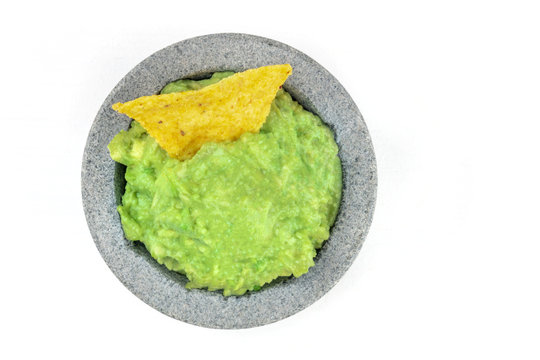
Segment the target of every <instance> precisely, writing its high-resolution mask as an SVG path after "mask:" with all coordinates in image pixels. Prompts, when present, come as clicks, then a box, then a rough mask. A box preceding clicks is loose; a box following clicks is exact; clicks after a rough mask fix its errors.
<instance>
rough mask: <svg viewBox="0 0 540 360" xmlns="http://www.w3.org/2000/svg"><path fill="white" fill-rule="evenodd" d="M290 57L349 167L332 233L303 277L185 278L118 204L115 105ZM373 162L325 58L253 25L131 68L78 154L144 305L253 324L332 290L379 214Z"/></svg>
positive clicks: (97, 211) (291, 83) (109, 239)
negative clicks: (161, 259) (240, 282)
mask: <svg viewBox="0 0 540 360" xmlns="http://www.w3.org/2000/svg"><path fill="white" fill-rule="evenodd" d="M283 63H289V64H291V65H292V67H293V74H292V75H291V76H290V77H289V78H288V79H287V81H286V83H285V84H284V88H285V90H287V91H288V92H289V93H290V94H291V95H292V96H293V97H294V98H295V100H297V101H298V102H299V103H300V104H301V105H303V106H304V108H306V109H308V110H310V111H311V112H313V113H315V114H317V115H319V116H320V117H321V119H322V120H323V121H324V122H325V123H326V124H327V125H329V126H330V127H331V128H332V130H333V131H334V134H335V138H336V142H337V144H338V146H339V156H340V158H341V162H342V167H343V196H342V202H341V204H340V210H339V213H338V216H337V219H336V222H335V224H334V226H333V227H332V229H331V234H330V238H329V239H328V240H327V241H326V243H325V244H324V246H323V247H322V248H321V249H320V250H319V252H318V254H317V257H316V259H315V266H313V267H312V268H310V270H309V271H308V273H307V274H304V275H302V276H301V277H299V278H294V277H291V278H287V279H280V280H279V281H274V282H272V283H271V284H269V285H267V286H264V287H263V288H262V289H261V290H260V291H257V292H252V293H248V294H246V295H243V296H230V297H225V296H223V295H222V293H221V292H219V291H215V292H210V291H207V290H203V289H194V290H188V289H186V288H185V284H186V282H187V278H186V277H185V276H184V275H181V274H178V273H175V272H172V271H169V270H168V269H167V268H166V267H165V266H162V265H159V264H158V263H157V262H156V261H155V260H154V259H153V258H152V257H151V256H150V254H149V253H148V252H147V251H146V249H145V248H144V245H142V244H141V243H140V242H131V241H129V240H126V239H125V237H124V232H123V230H122V226H121V223H120V217H119V215H118V213H117V211H116V207H117V205H118V204H119V203H120V199H121V195H122V193H123V191H124V184H125V182H124V179H123V175H124V171H125V169H124V168H123V166H120V165H118V164H116V163H115V162H114V161H113V160H111V158H110V156H109V153H108V150H107V145H108V144H109V142H110V141H111V139H112V138H113V137H114V136H115V135H116V134H117V133H118V132H119V131H120V130H127V129H128V127H129V124H130V122H131V120H130V119H129V118H128V117H126V116H124V115H120V114H118V113H116V112H115V111H113V110H112V108H111V105H112V104H113V103H116V102H125V101H128V100H132V99H135V98H137V97H140V96H143V95H151V94H156V93H158V92H159V91H160V90H161V89H162V88H163V87H164V86H165V85H166V84H167V83H169V82H171V81H174V80H177V79H181V78H201V77H204V76H205V75H209V74H211V73H213V72H216V71H225V70H232V71H243V70H246V69H249V68H256V67H259V66H264V65H271V64H283ZM376 187H377V174H376V163H375V155H374V152H373V147H372V144H371V139H370V137H369V133H368V130H367V127H366V125H365V123H364V121H363V119H362V116H361V114H360V112H359V111H358V108H357V107H356V105H355V103H354V102H353V100H352V99H351V97H350V96H349V94H348V93H347V92H346V91H345V89H344V88H343V86H342V85H341V84H340V83H339V82H338V81H337V80H336V79H335V78H334V77H333V76H332V75H331V74H330V73H329V72H328V71H327V70H325V69H324V68H323V67H322V66H321V65H319V64H318V63H316V62H315V61H314V60H312V59H311V58H310V57H308V56H307V55H305V54H303V53H301V52H299V51H298V50H296V49H293V48H292V47H290V46H288V45H285V44H283V43H280V42H277V41H274V40H270V39H266V38H262V37H258V36H253V35H247V34H213V35H206V36H201V37H196V38H192V39H188V40H184V41H181V42H178V43H176V44H173V45H171V46H169V47H166V48H165V49H162V50H160V51H158V52H156V53H154V54H153V55H151V56H150V57H148V58H147V59H145V60H144V61H142V62H141V63H140V64H139V65H137V66H136V67H135V68H134V69H133V70H131V71H130V72H129V73H128V74H127V75H126V76H125V77H124V78H123V79H122V80H121V81H120V82H119V83H118V85H116V87H115V88H114V89H113V90H112V92H111V93H110V94H109V96H108V97H107V98H106V100H105V102H104V103H103V105H102V106H101V109H100V110H99V112H98V114H97V116H96V119H95V121H94V123H93V125H92V128H91V130H90V134H89V136H88V140H87V144H86V148H85V150H84V157H83V162H82V199H83V206H84V211H85V214H86V219H87V222H88V226H89V228H90V232H91V234H92V237H93V238H94V241H95V243H96V246H97V248H98V250H99V252H100V253H101V255H102V257H103V259H104V260H105V262H106V263H107V265H108V266H109V267H110V269H111V270H112V271H113V273H114V274H115V275H116V276H117V277H118V279H120V281H121V282H122V283H123V284H124V285H125V286H126V287H127V288H128V289H129V290H130V291H131V292H132V293H133V294H135V295H136V296H137V297H139V298H140V299H141V300H143V301H144V302H145V303H147V304H148V305H150V306H152V307H153V308H155V309H157V310H159V311H161V312H162V313H164V314H166V315H168V316H171V317H173V318H175V319H178V320H181V321H185V322H187V323H191V324H195V325H199V326H204V327H209V328H228V329H231V328H233V329H234V328H249V327H255V326H260V325H265V324H269V323H272V322H275V321H278V320H281V319H284V318H286V317H288V316H290V315H292V314H295V313H297V312H298V311H301V310H303V309H304V308H306V307H307V306H309V305H311V304H312V303H313V302H315V301H316V300H318V299H319V298H320V297H321V296H323V295H324V294H325V293H326V292H328V291H329V290H330V289H331V288H332V287H333V286H334V285H335V284H336V282H337V281H338V280H339V279H340V278H341V277H342V276H343V274H344V273H345V271H346V270H347V269H348V268H349V266H350V265H351V263H352V262H353V260H354V259H355V257H356V256H357V254H358V252H359V251H360V248H361V246H362V243H363V241H364V239H365V237H366V235H367V232H368V229H369V225H370V223H371V219H372V216H373V210H374V206H375V197H376Z"/></svg>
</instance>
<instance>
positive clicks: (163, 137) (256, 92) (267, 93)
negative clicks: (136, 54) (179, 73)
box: [113, 64, 292, 160]
mask: <svg viewBox="0 0 540 360" xmlns="http://www.w3.org/2000/svg"><path fill="white" fill-rule="evenodd" d="M291 72H292V68H291V66H290V65H288V64H285V65H271V66H263V67H260V68H257V69H251V70H247V71H244V72H241V73H237V74H234V75H232V76H230V77H228V78H225V79H223V80H221V81H220V82H218V83H216V84H213V85H209V86H207V87H205V88H202V89H200V90H193V91H185V92H179V93H172V94H163V95H152V96H143V97H140V98H137V99H135V100H132V101H129V102H126V103H124V104H122V103H117V104H114V105H113V109H114V110H116V111H118V112H120V113H122V114H126V115H128V116H129V117H131V118H133V119H135V120H136V121H138V122H139V123H140V124H141V125H142V126H143V127H144V128H145V129H146V131H147V132H148V133H149V134H150V136H152V137H153V138H154V139H156V141H157V142H158V144H159V145H160V146H161V147H162V148H163V149H165V150H166V151H167V153H168V154H169V156H171V157H174V158H177V159H179V160H185V159H189V158H191V157H192V156H193V155H195V154H196V153H197V151H198V150H199V149H200V148H201V146H202V145H203V144H204V143H206V142H221V141H227V140H235V139H238V138H239V137H240V135H242V134H243V133H245V132H253V133H255V132H257V131H259V129H260V128H261V126H262V124H263V123H264V121H265V120H266V117H267V116H268V113H269V112H270V105H271V104H272V101H273V100H274V98H275V96H276V92H277V91H278V89H279V87H280V86H281V85H282V84H283V83H284V82H285V80H286V79H287V77H288V76H289V75H290V74H291Z"/></svg>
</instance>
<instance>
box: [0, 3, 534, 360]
mask: <svg viewBox="0 0 540 360" xmlns="http://www.w3.org/2000/svg"><path fill="white" fill-rule="evenodd" d="M257 3H258V2H255V1H245V2H234V1H227V2H225V1H223V2H217V1H216V2H214V3H207V4H205V3H204V2H202V1H192V2H190V3H189V4H187V3H185V4H182V2H180V1H171V2H168V3H166V4H162V5H160V6H159V8H157V7H156V8H155V9H152V8H149V6H150V5H157V4H158V2H152V1H147V2H139V1H129V2H127V1H126V2H124V3H122V4H117V5H116V4H111V3H108V2H101V1H94V2H84V3H82V4H81V5H79V4H78V3H77V2H67V1H66V2H64V3H56V2H51V1H43V2H37V1H34V2H30V3H26V4H22V3H21V2H14V1H11V2H8V3H6V4H4V5H3V7H2V12H1V13H0V20H1V21H0V30H1V31H0V34H1V35H0V36H1V40H2V41H1V45H2V56H1V57H0V65H1V66H0V71H1V73H0V75H1V77H0V79H1V87H0V91H1V94H0V95H1V97H0V98H1V103H2V113H1V121H2V122H1V124H2V130H3V134H4V135H3V137H2V141H1V142H0V147H1V149H0V150H1V154H2V172H1V174H2V175H1V178H2V180H3V181H2V186H3V187H2V189H3V191H2V192H3V194H2V198H1V199H2V210H1V212H2V216H1V219H2V230H3V232H2V248H1V249H2V258H1V260H0V274H1V277H2V278H1V279H2V282H1V283H2V286H1V292H2V295H1V296H0V303H1V306H0V332H1V334H0V335H1V336H0V339H1V340H0V343H1V345H0V358H2V359H17V358H28V359H38V358H54V359H64V358H65V359H74V358H77V359H79V358H89V359H101V358H112V357H113V356H116V357H117V358H129V359H138V358H194V357H195V356H197V358H205V357H208V358H209V357H210V356H211V355H213V358H220V359H232V358H235V359H236V358H243V357H248V356H249V357H250V358H251V359H286V358H292V357H293V356H295V357H298V356H301V358H302V359H308V358H310V359H319V358H321V359H322V358H332V359H339V358H352V356H353V355H352V354H354V355H355V357H356V358H359V359H415V360H419V359H491V360H492V359H538V358H539V357H540V345H539V342H538V340H539V339H540V309H539V304H540V287H539V278H538V277H539V275H540V262H539V261H538V257H539V254H540V232H539V229H538V218H539V215H540V212H539V205H538V204H539V201H540V193H539V190H538V187H539V184H540V172H539V165H538V163H539V162H538V154H540V149H539V145H538V140H537V138H538V131H539V129H540V127H539V121H540V106H539V105H540V104H539V99H540V85H539V84H540V47H539V46H538V45H539V34H540V22H539V21H538V19H539V15H540V12H539V9H538V7H537V6H538V4H537V2H536V1H528V2H526V1H448V2H443V1H372V2H359V4H358V5H357V7H356V8H353V7H352V6H351V5H347V4H350V3H352V2H343V3H339V2H338V1H330V2H324V3H323V4H324V5H316V4H315V2H309V3H308V4H309V5H308V6H305V5H301V4H300V2H294V3H293V2H292V1H286V2H278V1H273V2H266V5H265V6H264V7H263V6H259V5H256V4H257ZM215 32H245V33H252V34H256V35H262V36H266V37H270V38H273V39H276V40H279V41H282V42H285V43H287V44H289V45H292V46H293V47H296V48H298V49H299V50H301V51H303V52H305V53H307V54H308V55H310V56H312V57H313V58H314V59H316V60H317V61H318V62H320V63H321V64H322V65H323V66H325V67H326V68H327V69H328V70H329V71H330V72H332V73H333V74H334V75H335V76H336V77H337V78H338V79H339V80H340V81H341V82H342V83H343V84H344V86H345V87H346V89H347V90H348V91H349V93H350V94H351V96H352V97H353V98H354V99H355V101H356V102H357V104H358V106H359V108H360V110H361V111H362V113H363V115H364V117H365V119H366V122H367V124H368V127H369V129H370V132H371V135H372V137H373V142H374V145H375V151H376V155H377V160H378V166H379V192H378V203H377V208H376V211H375V218H374V222H373V225H372V227H371V232H370V234H369V236H368V239H367V242H366V243H365V246H364V248H363V249H362V251H361V253H360V255H359V257H358V258H357V260H356V261H355V263H354V265H353V266H352V267H351V269H350V270H349V272H348V273H347V274H346V275H345V276H344V278H343V279H342V280H341V281H340V282H339V283H338V285H337V286H336V287H335V288H334V289H333V290H332V291H331V292H330V293H328V294H327V295H326V296H325V297H324V298H323V299H321V300H320V301H318V302H317V303H316V304H314V305H313V306H311V307H309V308H308V309H306V310H305V311H302V312H301V313H299V314H297V315H295V316H293V317H291V318H289V319H286V320H284V321H280V322H278V323H275V324H273V325H269V326H265V327H261V328H256V329H250V330H242V331H220V330H208V329H204V328H198V327H195V326H192V325H188V324H184V323H182V322H179V321H176V320H173V319H170V318H167V317H166V316H164V315H162V314H160V313H158V312H157V311H155V310H153V309H151V308H150V307H148V306H147V305H145V304H144V303H142V302H141V301H140V300H138V299H137V298H136V297H135V296H134V295H132V294H131V293H129V291H128V290H126V289H125V288H124V286H123V285H121V283H120V282H119V281H118V280H117V279H116V278H115V277H114V275H113V274H112V273H111V272H110V271H109V269H108V268H107V266H106V265H105V263H104V262H103V260H102V259H101V257H100V255H99V253H98V251H97V250H96V248H95V246H94V244H93V241H92V239H91V237H90V234H89V232H88V229H87V227H86V222H85V219H84V216H83V212H82V206H81V199H80V185H79V182H80V163H81V157H82V151H83V147H84V143H85V140H86V135H87V133H88V130H89V128H90V125H91V123H92V121H93V118H94V116H95V114H96V112H97V110H98V108H99V106H100V105H101V103H102V101H103V100H104V99H105V97H106V96H107V94H108V93H109V91H110V90H111V89H112V88H113V86H114V85H115V84H116V83H117V82H118V81H119V80H120V79H121V78H122V77H123V76H124V75H125V73H127V72H128V71H129V70H130V69H131V68H132V67H133V66H134V65H136V64H137V63H138V62H140V61H141V60H142V59H144V58H145V57H146V56H148V55H150V54H151V53H153V52H154V51H156V50H159V49H161V48H162V47H164V46H167V45H169V44H171V43H174V42H176V41H179V40H182V39H185V38H189V37H192V36H196V35H202V34H208V33H215ZM6 230H7V231H6ZM216 356H218V357H216Z"/></svg>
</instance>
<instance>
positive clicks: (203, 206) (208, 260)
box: [109, 72, 341, 296]
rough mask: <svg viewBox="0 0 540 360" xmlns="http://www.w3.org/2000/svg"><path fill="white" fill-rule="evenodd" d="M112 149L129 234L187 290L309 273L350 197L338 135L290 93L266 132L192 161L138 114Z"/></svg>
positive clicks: (278, 103)
mask: <svg viewBox="0 0 540 360" xmlns="http://www.w3.org/2000/svg"><path fill="white" fill-rule="evenodd" d="M232 74H233V73H231V72H226V73H215V74H214V75H213V76H212V77H211V78H210V79H205V80H200V81H195V80H179V81H176V82H174V83H171V84H169V85H167V86H166V87H165V88H164V89H163V90H162V93H171V92H177V91H186V90H196V89H200V88H202V87H204V86H207V85H210V84H213V83H216V82H218V81H219V80H221V79H223V78H225V77H227V76H230V75H232ZM109 150H110V153H111V157H112V159H113V160H115V161H117V162H119V163H122V164H124V165H126V167H127V168H126V174H125V177H126V181H127V183H126V188H125V193H124V195H123V197H122V205H121V206H119V207H118V212H119V213H120V217H121V220H122V226H123V228H124V232H125V235H126V237H127V239H129V240H132V241H141V242H143V243H144V244H145V246H146V248H147V249H148V251H149V252H150V254H151V255H152V257H153V258H154V259H156V260H157V261H158V262H159V263H160V264H164V265H165V266H166V267H167V268H168V269H170V270H174V271H177V272H180V273H182V274H185V275H186V276H187V278H188V279H189V282H188V283H187V285H186V287H188V288H208V290H211V291H214V290H223V295H225V296H228V295H242V294H244V293H245V292H246V291H255V290H259V289H260V288H261V287H262V286H263V285H264V284H266V283H269V282H271V281H272V280H274V279H276V278H277V277H280V276H290V275H294V276H295V277H299V276H301V275H302V274H305V273H306V272H307V271H308V269H309V268H310V267H311V266H313V265H314V262H313V258H314V256H315V255H316V249H318V248H320V247H321V246H322V244H323V242H324V241H325V240H326V239H328V237H329V229H330V227H331V226H332V224H333V223H334V220H335V217H336V214H337V211H338V207H339V203H340V199H341V163H340V160H339V158H338V156H337V154H338V147H337V145H336V143H335V141H334V138H333V134H332V132H331V131H330V129H329V128H328V127H327V126H325V125H324V124H323V123H322V122H321V120H320V119H319V118H318V117H317V116H316V115H314V114H312V113H310V112H308V111H306V110H304V109H303V108H302V106H300V105H299V104H298V103H297V102H295V101H294V100H293V99H292V98H291V96H290V95H289V94H288V93H287V92H286V91H284V90H279V91H278V93H277V95H276V98H275V99H274V101H273V103H272V106H271V110H270V114H269V115H268V117H267V119H266V122H265V123H264V125H263V127H262V128H261V130H260V132H259V133H258V134H252V133H244V134H243V135H242V136H241V137H240V138H239V139H238V140H236V141H233V142H222V143H206V144H204V145H203V146H202V148H201V149H200V150H199V151H198V152H197V154H196V155H195V156H194V157H193V158H191V159H189V160H185V161H179V160H177V159H173V158H170V157H169V156H168V155H167V153H166V152H165V150H163V149H162V148H161V147H160V146H159V145H158V144H157V143H156V141H155V140H154V139H153V138H152V137H150V136H149V135H148V134H147V133H146V131H145V130H144V129H143V127H142V126H141V125H140V124H139V123H137V122H136V121H133V122H132V124H131V128H130V129H129V130H128V131H122V132H120V133H119V134H118V135H116V137H115V138H114V139H113V140H112V141H111V143H110V144H109Z"/></svg>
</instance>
